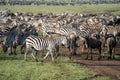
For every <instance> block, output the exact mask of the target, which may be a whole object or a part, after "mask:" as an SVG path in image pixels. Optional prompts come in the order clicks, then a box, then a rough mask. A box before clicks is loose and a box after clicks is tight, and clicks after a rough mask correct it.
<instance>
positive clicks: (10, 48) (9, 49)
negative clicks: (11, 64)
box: [8, 46, 12, 55]
mask: <svg viewBox="0 0 120 80" xmlns="http://www.w3.org/2000/svg"><path fill="white" fill-rule="evenodd" d="M8 54H9V55H12V46H10V47H8Z"/></svg>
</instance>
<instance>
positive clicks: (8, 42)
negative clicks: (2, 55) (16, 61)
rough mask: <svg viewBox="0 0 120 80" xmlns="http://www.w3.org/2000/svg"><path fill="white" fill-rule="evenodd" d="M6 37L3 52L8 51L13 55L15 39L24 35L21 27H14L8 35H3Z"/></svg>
mask: <svg viewBox="0 0 120 80" xmlns="http://www.w3.org/2000/svg"><path fill="white" fill-rule="evenodd" d="M3 35H4V36H5V40H4V42H3V50H4V51H5V52H6V51H7V50H8V54H9V55H10V54H12V46H13V44H14V43H15V39H16V38H17V36H18V35H22V31H21V29H20V27H19V26H14V27H13V28H11V30H10V31H9V32H7V33H4V34H3Z"/></svg>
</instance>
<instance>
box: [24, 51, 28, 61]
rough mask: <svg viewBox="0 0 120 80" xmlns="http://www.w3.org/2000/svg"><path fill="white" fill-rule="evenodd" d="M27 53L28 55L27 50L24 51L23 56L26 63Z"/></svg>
mask: <svg viewBox="0 0 120 80" xmlns="http://www.w3.org/2000/svg"><path fill="white" fill-rule="evenodd" d="M27 53H28V49H26V51H25V55H24V60H25V61H27Z"/></svg>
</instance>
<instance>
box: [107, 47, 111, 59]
mask: <svg viewBox="0 0 120 80" xmlns="http://www.w3.org/2000/svg"><path fill="white" fill-rule="evenodd" d="M109 54H110V56H109V57H108V59H112V49H111V48H110V50H109Z"/></svg>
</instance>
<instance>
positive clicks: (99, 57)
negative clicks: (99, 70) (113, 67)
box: [98, 48, 101, 60]
mask: <svg viewBox="0 0 120 80" xmlns="http://www.w3.org/2000/svg"><path fill="white" fill-rule="evenodd" d="M100 59H101V48H99V57H98V60H100Z"/></svg>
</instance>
